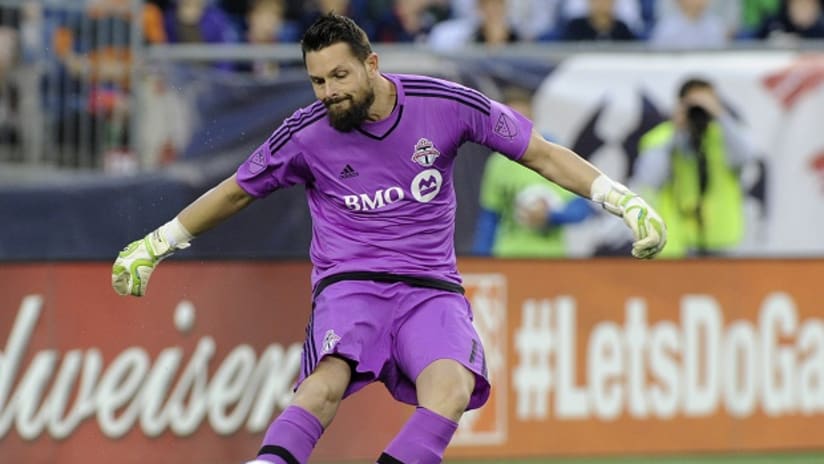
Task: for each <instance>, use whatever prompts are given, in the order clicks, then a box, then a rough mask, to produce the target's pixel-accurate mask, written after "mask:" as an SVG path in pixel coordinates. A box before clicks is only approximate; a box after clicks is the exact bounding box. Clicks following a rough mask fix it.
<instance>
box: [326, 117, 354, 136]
mask: <svg viewBox="0 0 824 464" xmlns="http://www.w3.org/2000/svg"><path fill="white" fill-rule="evenodd" d="M329 124H330V125H331V126H332V127H334V128H335V129H336V130H338V131H340V132H352V131H353V130H354V129H355V128H356V127H358V126H359V125H360V122H355V121H352V120H349V119H337V118H333V117H332V115H331V114H330V115H329Z"/></svg>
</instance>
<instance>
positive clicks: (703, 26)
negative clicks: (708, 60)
mask: <svg viewBox="0 0 824 464" xmlns="http://www.w3.org/2000/svg"><path fill="white" fill-rule="evenodd" d="M675 6H676V7H675V8H674V9H673V10H672V11H670V12H669V13H668V14H667V15H666V16H663V17H660V18H659V19H658V22H657V23H656V24H655V26H654V27H653V29H652V34H651V36H650V39H649V41H650V43H651V45H652V46H653V47H655V48H668V49H708V48H721V47H724V46H725V45H726V43H727V30H726V26H725V25H724V21H723V20H722V19H721V18H720V17H719V16H717V15H715V14H714V13H713V12H712V11H710V9H709V0H677V1H676V4H675Z"/></svg>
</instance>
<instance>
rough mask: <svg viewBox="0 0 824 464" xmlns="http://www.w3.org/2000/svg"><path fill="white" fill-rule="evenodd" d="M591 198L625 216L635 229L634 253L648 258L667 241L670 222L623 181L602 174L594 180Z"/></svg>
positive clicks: (618, 214) (633, 231)
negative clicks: (662, 217) (667, 224)
mask: <svg viewBox="0 0 824 464" xmlns="http://www.w3.org/2000/svg"><path fill="white" fill-rule="evenodd" d="M591 192H592V200H593V201H595V202H597V203H600V204H601V205H602V206H603V207H604V209H605V210H607V211H609V212H610V213H612V214H614V215H616V216H618V217H620V218H622V219H623V220H624V223H625V224H626V225H627V226H629V228H630V230H632V235H633V237H634V241H633V242H632V256H635V257H636V258H640V259H649V258H652V257H654V256H655V255H657V254H658V253H659V252H660V251H661V250H662V249H664V245H666V244H667V226H666V224H664V221H663V220H662V219H661V216H659V215H658V213H657V212H655V210H654V209H652V207H651V206H650V205H648V204H647V202H646V201H644V199H643V198H641V197H639V196H638V195H636V194H635V193H633V192H632V191H630V190H629V189H628V188H626V187H625V186H624V185H622V184H620V183H618V182H615V181H613V180H612V179H610V178H609V177H607V176H605V175H603V174H602V175H600V176H599V177H598V178H597V179H595V181H594V182H593V183H592V190H591Z"/></svg>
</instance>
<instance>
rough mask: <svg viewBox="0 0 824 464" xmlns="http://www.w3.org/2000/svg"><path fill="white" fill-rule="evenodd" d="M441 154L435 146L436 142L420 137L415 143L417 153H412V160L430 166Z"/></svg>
mask: <svg viewBox="0 0 824 464" xmlns="http://www.w3.org/2000/svg"><path fill="white" fill-rule="evenodd" d="M440 155H441V152H439V151H438V149H437V148H435V144H434V143H432V142H431V141H430V140H428V139H424V138H422V139H420V140H418V143H416V144H415V153H413V154H412V161H414V162H416V163H418V164H420V165H421V166H423V167H426V168H428V167H429V166H432V165H433V164H434V163H435V159H437V158H438V156H440Z"/></svg>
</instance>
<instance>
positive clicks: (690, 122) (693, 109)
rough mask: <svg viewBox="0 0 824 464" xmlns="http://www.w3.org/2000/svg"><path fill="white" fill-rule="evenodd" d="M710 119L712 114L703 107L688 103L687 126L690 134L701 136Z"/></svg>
mask: <svg viewBox="0 0 824 464" xmlns="http://www.w3.org/2000/svg"><path fill="white" fill-rule="evenodd" d="M710 121H712V116H711V115H710V113H709V112H708V111H707V110H705V109H704V108H703V107H701V106H698V105H690V106H688V107H687V126H688V127H689V131H690V133H691V134H692V135H695V136H701V135H704V132H705V131H706V130H707V127H709V125H710Z"/></svg>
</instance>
